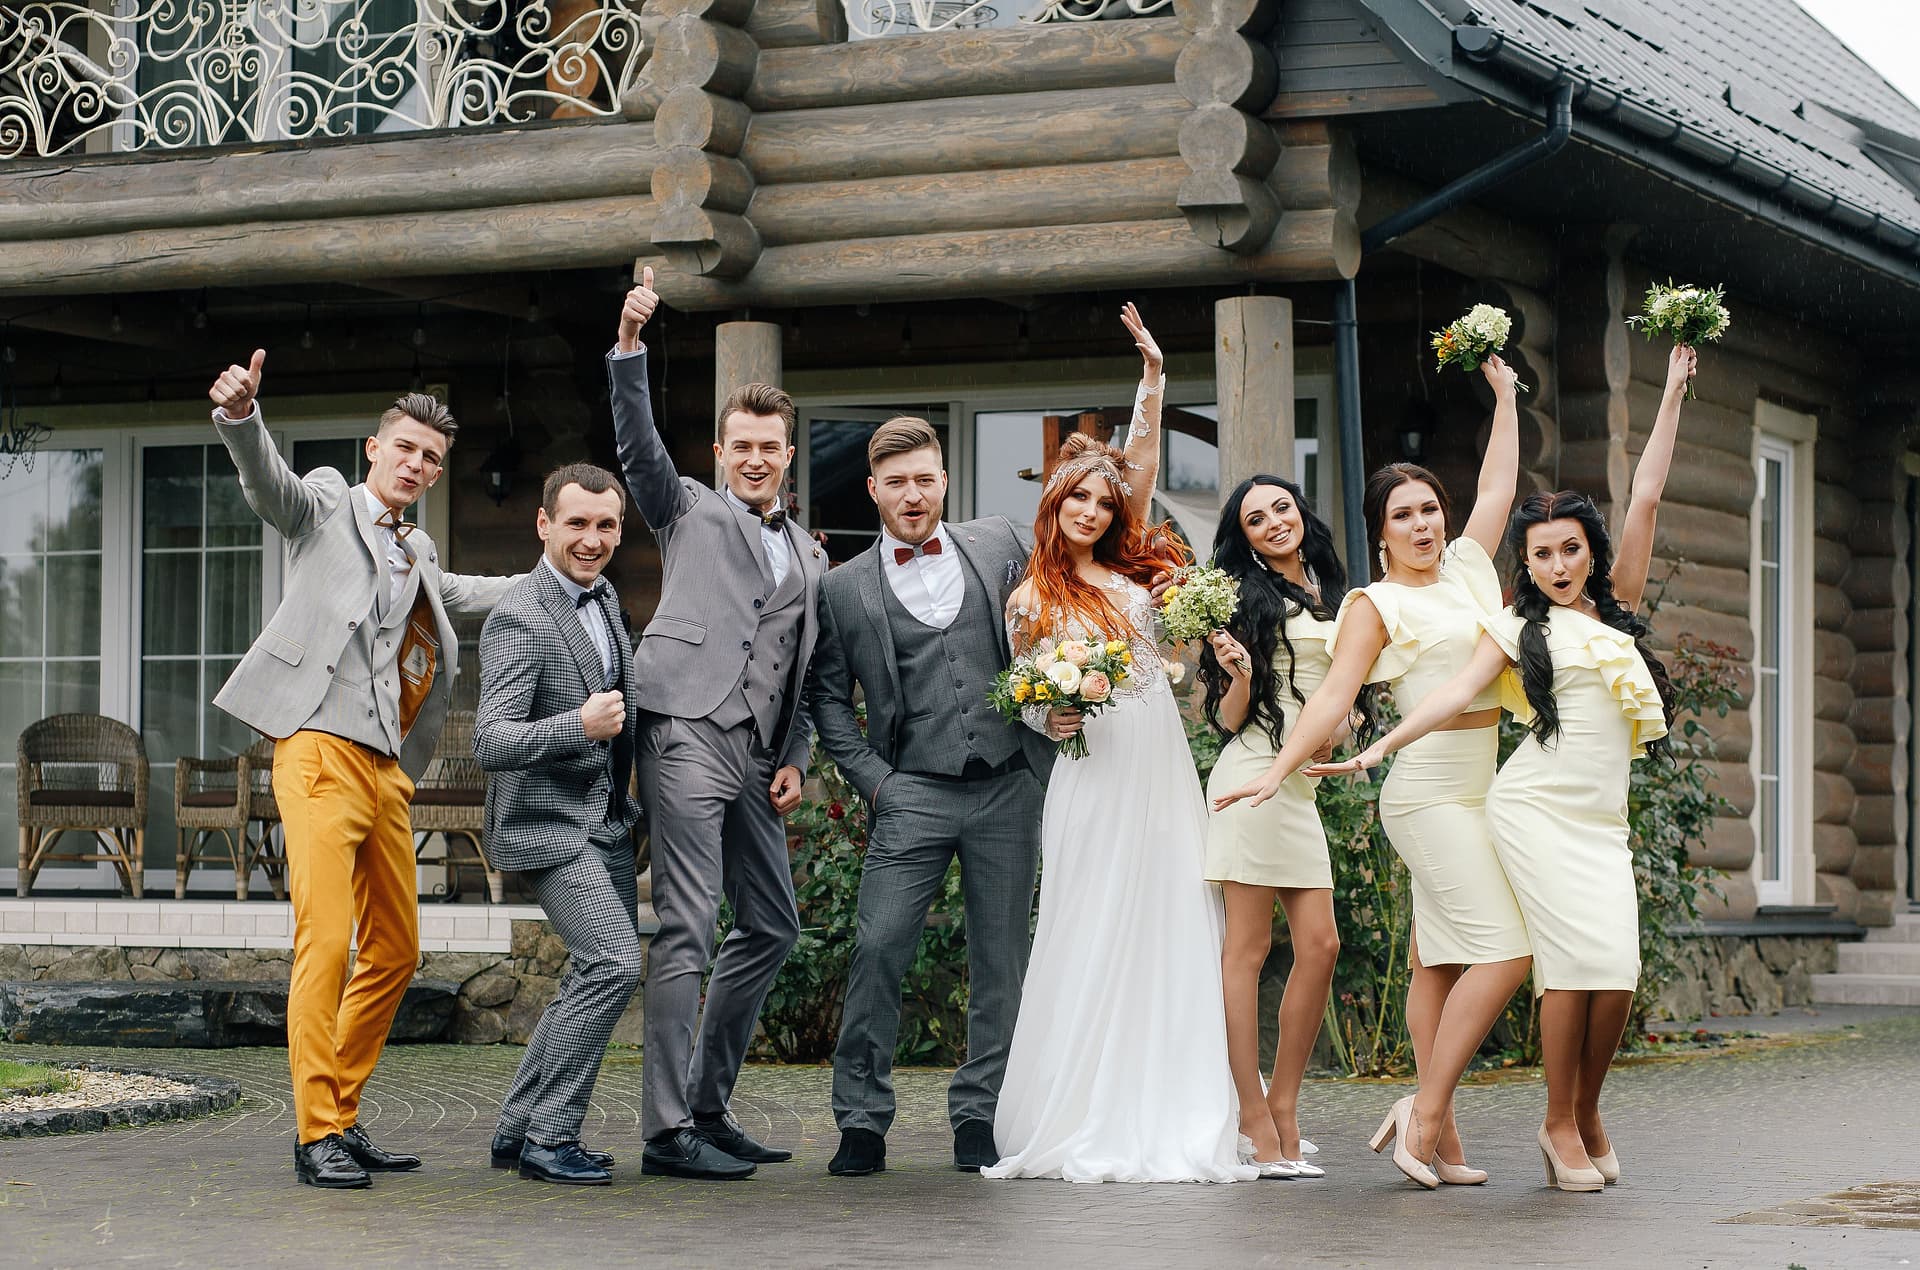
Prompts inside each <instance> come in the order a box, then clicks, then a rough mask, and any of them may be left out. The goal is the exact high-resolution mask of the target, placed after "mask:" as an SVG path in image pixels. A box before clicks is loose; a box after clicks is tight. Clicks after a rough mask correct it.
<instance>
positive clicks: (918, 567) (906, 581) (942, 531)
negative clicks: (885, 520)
mask: <svg viewBox="0 0 1920 1270" xmlns="http://www.w3.org/2000/svg"><path fill="white" fill-rule="evenodd" d="M936 540H937V541H938V542H939V543H940V550H939V552H938V553H936V554H934V555H927V554H926V553H925V552H924V551H922V550H919V549H916V548H908V549H909V550H911V551H913V558H912V559H911V560H908V561H907V562H906V563H905V564H899V563H897V557H896V556H895V555H894V552H895V550H896V549H898V548H901V547H906V546H907V544H906V543H904V542H901V541H900V540H899V539H898V538H895V537H894V536H893V535H892V534H890V533H888V532H887V531H886V529H885V528H884V527H882V529H881V530H880V571H881V572H882V573H884V574H886V575H887V585H888V586H891V587H892V588H893V594H894V597H895V598H896V599H898V600H899V601H900V603H901V604H902V605H903V606H904V607H905V608H906V610H907V612H909V613H911V614H913V616H914V617H915V618H916V619H917V620H919V621H921V622H924V623H925V624H926V625H928V626H931V627H933V629H935V630H937V631H944V630H946V629H947V628H948V627H949V626H952V625H953V619H954V618H956V617H958V616H960V605H961V604H962V602H964V601H965V600H966V598H967V579H966V574H965V572H964V571H965V568H966V566H965V565H963V564H961V563H960V552H959V550H958V549H957V548H955V547H954V545H953V535H952V534H949V533H948V532H947V526H946V524H945V522H942V523H940V524H938V525H935V526H934V528H933V532H932V533H931V534H929V535H927V542H934V541H936ZM923 545H924V544H923Z"/></svg>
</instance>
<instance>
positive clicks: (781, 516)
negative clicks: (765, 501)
mask: <svg viewBox="0 0 1920 1270" xmlns="http://www.w3.org/2000/svg"><path fill="white" fill-rule="evenodd" d="M760 523H761V524H762V525H765V526H766V527H767V528H768V529H778V528H780V527H781V526H782V525H784V524H786V523H787V513H786V511H785V510H784V509H781V508H775V509H774V510H772V511H770V512H768V513H767V514H766V515H764V516H762V517H761V518H760Z"/></svg>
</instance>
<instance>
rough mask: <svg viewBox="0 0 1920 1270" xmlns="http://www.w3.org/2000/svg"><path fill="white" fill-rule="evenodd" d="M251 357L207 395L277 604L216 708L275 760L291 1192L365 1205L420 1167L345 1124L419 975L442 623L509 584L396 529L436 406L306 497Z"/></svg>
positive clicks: (411, 414) (445, 667) (430, 455)
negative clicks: (471, 570)
mask: <svg viewBox="0 0 1920 1270" xmlns="http://www.w3.org/2000/svg"><path fill="white" fill-rule="evenodd" d="M266 357H267V355H266V352H265V351H264V350H260V349H256V350H255V351H254V354H253V358H252V360H251V362H249V364H247V365H245V366H241V365H238V364H237V363H236V364H235V365H232V366H229V367H228V368H227V369H226V370H225V371H223V372H222V373H221V375H220V377H219V378H218V379H217V380H215V381H214V385H213V387H212V388H211V389H209V390H208V396H210V397H211V398H212V399H213V403H214V405H215V407H216V409H215V410H214V412H213V421H214V424H215V430H216V431H217V432H218V434H219V437H220V440H221V442H222V443H224V444H225V445H226V447H227V452H228V453H229V454H231V455H232V456H233V462H234V466H235V467H236V468H238V469H239V473H240V489H241V492H242V493H243V494H245V496H246V499H247V505H248V506H249V507H251V508H253V510H254V512H255V513H256V514H258V515H259V517H260V519H262V520H264V521H265V522H266V523H267V524H269V525H272V526H273V527H274V528H275V529H276V530H278V531H279V533H280V535H281V537H283V538H285V539H286V543H287V553H288V558H289V562H290V563H289V569H288V574H287V581H286V594H285V596H284V598H282V600H281V601H280V607H279V608H278V609H276V610H275V611H274V614H273V617H272V618H271V619H269V620H268V622H267V626H266V629H265V630H263V631H261V632H260V634H259V636H258V637H257V638H255V640H254V641H253V647H252V648H250V649H248V650H247V655H246V656H245V657H243V658H242V659H241V661H240V665H239V666H238V667H236V668H235V670H234V672H233V674H232V675H231V676H229V677H228V679H227V682H226V684H225V685H224V686H222V687H221V689H220V692H219V695H217V696H215V697H214V699H213V703H214V704H215V705H217V706H219V707H220V708H221V709H222V710H225V711H226V712H227V713H228V714H230V715H232V716H233V717H234V718H236V719H238V720H240V721H241V722H242V723H245V724H247V725H248V726H249V727H251V728H253V729H254V730H255V731H257V732H259V733H261V734H262V735H263V736H269V737H272V738H274V739H275V741H276V742H278V744H276V745H275V746H274V748H273V788H274V793H275V795H276V796H277V797H278V799H279V803H280V815H281V824H282V827H283V830H284V832H285V834H286V851H287V888H288V890H289V891H290V892H291V894H292V899H293V918H294V935H293V978H292V982H291V983H290V984H289V985H288V987H287V1059H288V1063H289V1065H290V1066H291V1068H292V1070H293V1107H294V1119H295V1122H296V1125H297V1129H298V1136H297V1137H296V1138H295V1141H294V1151H293V1163H294V1176H295V1177H296V1178H298V1179H299V1180H300V1181H302V1182H304V1183H306V1184H308V1185H310V1186H324V1187H333V1188H350V1187H362V1186H365V1185H367V1184H368V1181H369V1178H368V1176H367V1171H368V1170H369V1169H372V1170H375V1171H382V1170H385V1171H394V1170H403V1169H412V1168H418V1167H419V1165H420V1160H419V1157H417V1156H412V1155H400V1154H396V1153H394V1152H389V1151H383V1150H381V1149H380V1148H379V1147H377V1146H375V1145H374V1144H373V1143H372V1142H371V1141H370V1140H369V1139H368V1137H367V1135H366V1131H365V1130H363V1129H362V1128H361V1127H360V1125H359V1111H360V1092H361V1090H362V1088H364V1087H365V1085H366V1083H367V1077H368V1076H370V1075H371V1074H372V1073H373V1067H374V1064H375V1063H376V1062H378V1061H379V1058H380V1050H381V1047H382V1046H383V1045H384V1044H385V1043H386V1039H387V1028H388V1026H389V1025H390V1024H391V1023H392V1022H393V1015H394V1011H395V1010H397V1009H398V1008H399V1006H400V998H401V996H402V995H404V994H405V992H406V990H407V985H408V984H409V983H410V982H412V980H413V970H414V966H415V964H416V963H417V962H418V961H419V959H420V909H419V902H418V899H417V897H416V894H415V882H414V865H413V824H412V820H411V817H410V815H409V812H408V804H409V803H410V802H411V800H412V798H413V782H414V780H415V778H417V777H418V776H419V775H420V773H421V772H422V771H424V770H425V769H426V766H427V761H428V760H429V759H430V758H431V757H432V756H433V749H434V744H435V743H436V742H437V741H438V740H439V736H440V725H441V724H442V723H443V722H445V720H446V716H447V700H448V685H450V684H451V683H452V682H453V678H454V675H455V673H456V671H457V666H456V657H457V654H458V652H459V644H458V641H457V640H456V639H455V637H454V632H453V626H452V624H451V622H449V621H448V618H447V615H448V614H449V613H463V614H464V613H474V614H480V613H485V612H487V611H488V610H489V609H491V608H492V607H493V605H494V601H496V600H497V599H499V598H500V596H501V595H503V594H504V593H505V592H506V589H507V588H508V587H509V586H510V585H512V582H513V579H511V578H479V577H462V576H461V575H459V574H455V573H446V572H443V571H442V570H441V568H440V557H439V553H438V552H437V551H436V550H435V548H434V545H433V542H432V541H431V540H430V539H428V537H427V536H426V534H424V533H422V532H420V530H419V529H418V527H416V526H415V525H413V524H412V523H410V522H408V521H405V520H402V519H401V513H402V512H403V511H405V510H406V509H407V508H408V507H410V506H412V505H413V503H414V502H415V501H416V500H418V499H419V497H420V496H421V495H422V494H424V493H425V492H426V491H427V490H428V489H429V488H430V487H431V486H432V485H433V483H434V482H435V481H437V480H439V479H440V473H441V472H442V471H443V470H444V464H445V463H446V457H447V450H448V447H449V446H451V445H452V444H453V434H454V432H455V430H456V428H455V425H454V422H453V416H452V415H451V414H450V413H448V411H447V408H446V407H445V406H443V405H441V404H440V403H439V402H438V401H436V400H434V399H433V398H432V397H430V396H428V395H427V394H426V393H408V394H407V395H406V396H404V397H402V398H400V399H399V400H398V401H396V402H394V403H393V406H392V407H391V408H390V409H388V410H387V412H386V413H385V414H383V415H381V416H380V425H379V429H378V431H377V432H376V433H375V434H374V435H373V436H370V437H368V438H367V441H366V458H367V479H366V482H365V484H361V485H353V486H349V485H348V484H347V478H346V477H345V476H343V475H341V474H340V473H339V472H338V471H336V470H334V469H333V468H330V467H322V468H316V469H314V471H313V472H311V473H309V474H308V475H307V476H306V477H304V478H303V477H300V476H296V475H295V474H294V473H293V471H292V470H291V469H290V468H288V466H287V464H286V461H285V460H283V459H282V458H281V457H280V452H279V451H278V450H276V449H275V448H274V444H273V439H272V437H270V436H269V435H268V434H267V429H266V424H265V423H264V422H263V421H262V420H261V416H260V406H259V403H258V402H257V401H256V400H255V398H256V397H257V396H258V394H259V391H260V375H261V367H262V365H263V364H264V363H265V361H266ZM356 937H357V944H358V953H357V955H356V956H355V957H354V960H353V977H352V978H351V979H349V978H348V977H347V959H348V950H349V947H350V945H352V944H353V943H354V942H355V940H356Z"/></svg>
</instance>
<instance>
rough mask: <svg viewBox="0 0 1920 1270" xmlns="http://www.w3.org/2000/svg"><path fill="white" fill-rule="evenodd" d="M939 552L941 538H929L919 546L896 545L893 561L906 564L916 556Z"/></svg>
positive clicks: (933, 554)
mask: <svg viewBox="0 0 1920 1270" xmlns="http://www.w3.org/2000/svg"><path fill="white" fill-rule="evenodd" d="M939 554H940V540H939V539H938V538H929V539H927V540H926V541H925V542H923V543H921V544H920V545H919V546H918V547H895V548H894V549H893V562H894V563H895V564H905V563H906V562H907V561H909V560H911V559H913V558H914V557H915V556H937V555H939Z"/></svg>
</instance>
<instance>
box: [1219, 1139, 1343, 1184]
mask: <svg viewBox="0 0 1920 1270" xmlns="http://www.w3.org/2000/svg"><path fill="white" fill-rule="evenodd" d="M1239 1152H1240V1163H1242V1164H1251V1165H1253V1167H1254V1168H1256V1169H1259V1170H1260V1176H1261V1177H1262V1178H1263V1179H1264V1178H1291V1177H1325V1176H1326V1175H1327V1171H1326V1170H1325V1169H1323V1168H1321V1167H1320V1166H1319V1165H1317V1164H1308V1163H1307V1162H1306V1161H1305V1160H1289V1159H1286V1158H1284V1157H1283V1158H1281V1159H1278V1160H1256V1159H1255V1158H1254V1156H1255V1154H1256V1153H1257V1152H1256V1150H1255V1148H1254V1145H1253V1139H1252V1138H1249V1137H1248V1136H1247V1135H1246V1134H1244V1133H1243V1134H1241V1135H1240V1141H1239Z"/></svg>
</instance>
